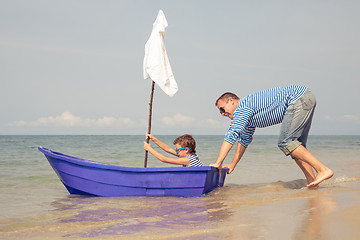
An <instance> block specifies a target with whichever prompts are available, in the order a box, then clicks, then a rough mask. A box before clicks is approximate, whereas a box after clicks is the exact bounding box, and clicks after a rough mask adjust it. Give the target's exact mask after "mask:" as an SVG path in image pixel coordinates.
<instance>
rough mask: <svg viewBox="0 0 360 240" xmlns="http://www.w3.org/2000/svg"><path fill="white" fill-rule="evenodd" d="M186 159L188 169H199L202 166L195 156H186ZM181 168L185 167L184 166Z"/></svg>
mask: <svg viewBox="0 0 360 240" xmlns="http://www.w3.org/2000/svg"><path fill="white" fill-rule="evenodd" d="M186 158H187V159H189V162H190V166H189V167H201V166H202V165H203V164H202V162H201V161H200V159H199V157H198V155H197V154H194V155H190V156H187V157H186ZM183 166H184V167H186V165H183Z"/></svg>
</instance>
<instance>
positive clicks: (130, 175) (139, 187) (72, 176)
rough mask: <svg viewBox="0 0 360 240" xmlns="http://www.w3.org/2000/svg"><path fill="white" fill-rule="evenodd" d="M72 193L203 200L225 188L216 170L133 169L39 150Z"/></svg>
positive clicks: (213, 168)
mask: <svg viewBox="0 0 360 240" xmlns="http://www.w3.org/2000/svg"><path fill="white" fill-rule="evenodd" d="M38 149H39V151H40V152H42V153H43V154H44V155H45V157H46V158H47V160H48V161H49V163H50V165H51V166H52V168H53V169H54V171H55V172H56V174H57V175H58V177H59V178H60V180H61V182H62V183H63V184H64V185H65V187H66V189H67V190H68V191H69V193H70V194H79V195H90V196H101V197H120V196H178V197H200V196H202V195H204V194H207V193H209V192H211V191H212V190H214V189H215V188H216V187H222V186H223V185H224V181H225V177H226V170H227V169H222V171H221V172H220V174H219V171H218V169H217V168H215V167H210V166H203V167H166V168H132V167H121V166H114V165H109V164H104V163H99V162H95V161H90V160H86V159H81V158H77V157H72V156H69V155H65V154H62V153H59V152H54V151H52V150H50V149H47V148H43V147H39V148H38Z"/></svg>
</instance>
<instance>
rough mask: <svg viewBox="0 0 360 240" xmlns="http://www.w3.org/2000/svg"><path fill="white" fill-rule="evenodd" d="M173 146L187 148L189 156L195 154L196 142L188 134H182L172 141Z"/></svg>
mask: <svg viewBox="0 0 360 240" xmlns="http://www.w3.org/2000/svg"><path fill="white" fill-rule="evenodd" d="M175 144H179V145H180V146H181V147H188V148H190V149H189V153H190V154H195V153H196V150H195V148H196V142H195V139H194V138H193V137H192V136H191V135H189V134H184V135H182V136H180V137H177V138H176V139H175V140H174V145H175Z"/></svg>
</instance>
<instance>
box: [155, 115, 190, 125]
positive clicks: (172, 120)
mask: <svg viewBox="0 0 360 240" xmlns="http://www.w3.org/2000/svg"><path fill="white" fill-rule="evenodd" d="M193 121H194V119H193V118H192V117H189V116H185V115H182V114H180V113H177V114H175V115H174V116H172V117H163V118H162V119H161V122H162V123H163V124H164V125H166V126H169V127H175V126H181V127H189V126H190V125H191V124H192V122H193Z"/></svg>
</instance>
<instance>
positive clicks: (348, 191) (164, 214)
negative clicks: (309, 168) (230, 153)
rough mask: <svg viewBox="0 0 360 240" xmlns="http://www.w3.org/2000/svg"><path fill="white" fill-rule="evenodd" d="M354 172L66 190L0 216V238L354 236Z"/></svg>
mask: <svg viewBox="0 0 360 240" xmlns="http://www.w3.org/2000/svg"><path fill="white" fill-rule="evenodd" d="M359 180H360V179H358V178H355V177H353V178H344V177H338V178H334V179H332V180H328V181H327V182H325V183H324V184H323V185H322V186H321V187H320V188H318V189H316V190H301V189H299V188H300V187H302V186H303V185H305V180H303V179H302V180H294V181H289V182H281V181H279V182H275V183H271V184H261V183H258V184H250V185H235V184H230V185H228V186H226V187H224V188H221V189H217V190H215V191H214V192H212V193H210V194H209V195H207V196H204V197H201V198H174V197H140V198H134V197H126V198H97V197H91V198H89V197H85V198H84V197H78V196H75V197H74V196H69V197H66V198H60V199H58V200H56V201H54V202H52V207H53V210H51V211H49V212H48V213H46V214H40V215H35V216H30V217H27V218H23V219H19V220H18V222H16V221H15V222H14V221H11V220H9V219H8V221H9V222H8V224H7V223H6V222H1V227H0V238H1V239H59V238H69V239H87V238H96V239H119V237H121V239H204V238H207V239H358V236H360V228H359V227H358V226H359V224H360V191H359V190H360V186H359Z"/></svg>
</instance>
